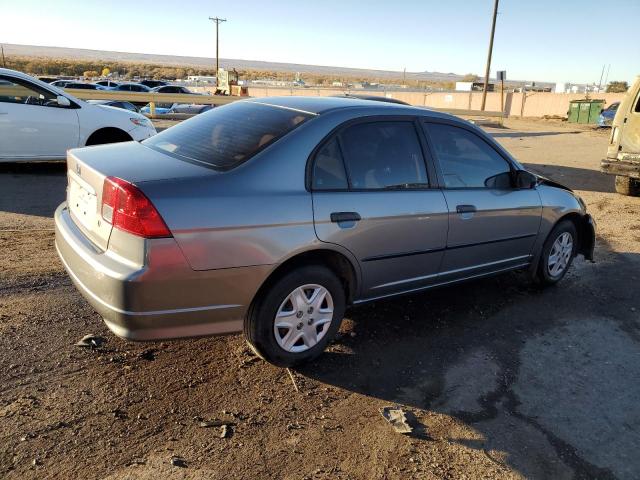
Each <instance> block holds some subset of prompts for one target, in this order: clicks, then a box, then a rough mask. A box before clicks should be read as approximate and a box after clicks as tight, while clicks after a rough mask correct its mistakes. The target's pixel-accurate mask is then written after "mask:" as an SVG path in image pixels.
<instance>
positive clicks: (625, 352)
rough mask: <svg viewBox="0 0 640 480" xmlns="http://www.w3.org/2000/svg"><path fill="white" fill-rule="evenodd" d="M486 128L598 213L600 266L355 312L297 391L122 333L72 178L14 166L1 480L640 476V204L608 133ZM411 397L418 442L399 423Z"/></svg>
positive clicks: (257, 372)
mask: <svg viewBox="0 0 640 480" xmlns="http://www.w3.org/2000/svg"><path fill="white" fill-rule="evenodd" d="M488 130H489V131H490V132H491V133H492V134H493V135H495V137H496V138H497V139H498V140H499V141H500V142H502V143H503V144H504V145H505V146H506V147H507V148H508V149H509V150H510V151H511V152H512V153H514V154H515V155H516V157H518V158H519V159H520V160H521V161H522V162H523V163H525V164H526V165H527V166H528V167H529V168H531V169H533V170H535V171H537V172H540V173H543V174H545V175H547V176H549V177H551V178H553V179H555V180H557V181H559V182H561V183H565V184H567V185H569V186H570V187H572V188H574V189H576V190H577V191H578V193H579V194H580V195H581V196H582V197H583V198H584V200H585V201H586V203H587V205H588V208H589V210H590V212H591V213H592V215H593V216H594V217H595V220H596V222H597V224H598V244H597V248H596V263H594V264H591V263H588V262H585V261H584V260H582V259H579V260H577V261H576V262H575V264H574V266H573V268H572V270H571V271H570V272H569V274H568V275H567V277H566V279H565V280H564V281H563V282H562V283H561V284H560V285H558V286H557V287H555V288H550V289H546V290H541V289H539V288H537V287H536V286H534V285H532V284H531V283H529V281H528V280H527V278H526V276H525V275H524V274H521V273H518V274H507V275H503V276H501V277H496V278H492V279H489V280H483V281H478V282H473V283H467V284H464V285H460V286H455V287H451V288H446V289H439V290H434V291H430V292H426V293H422V294H416V295H412V296H405V297H401V298H397V299H394V300H387V301H381V302H379V303H376V304H370V305H366V306H362V307H358V308H352V309H350V310H349V311H348V312H347V318H346V319H345V320H344V323H343V326H342V329H341V332H340V335H339V337H338V338H337V339H336V341H335V342H334V344H332V345H331V347H330V348H329V351H328V352H327V353H326V354H325V355H323V356H322V357H321V358H320V359H319V360H318V361H316V362H315V363H313V364H311V365H308V366H305V367H304V368H301V369H299V370H295V371H291V374H292V376H293V378H294V379H295V384H296V386H297V389H298V390H296V388H294V384H293V382H292V378H291V377H290V376H289V374H288V372H287V371H286V370H282V369H278V368H275V367H272V366H270V365H269V364H266V363H264V362H262V361H259V360H258V359H256V357H254V356H252V355H251V353H250V352H249V350H248V349H247V347H246V346H245V343H244V340H243V339H242V336H241V335H232V336H226V337H217V338H203V339H195V340H184V341H173V342H161V343H160V342H156V343H130V342H126V341H124V340H121V339H119V338H117V337H115V336H114V335H113V334H111V333H110V332H109V331H108V330H107V329H106V327H105V326H104V325H103V323H102V321H101V319H100V318H99V316H98V315H97V314H96V313H95V312H94V311H93V310H92V309H91V307H89V305H88V304H87V303H86V302H85V301H84V300H83V299H82V297H81V296H80V294H79V293H78V292H77V291H76V290H75V288H74V287H73V286H72V284H71V282H70V280H69V278H68V277H67V275H66V274H65V272H64V270H63V268H62V265H61V264H60V262H59V260H58V258H57V256H56V253H55V250H54V235H53V231H52V227H53V223H52V220H51V216H52V214H53V211H54V208H55V207H56V206H57V205H58V204H59V203H60V202H61V201H62V200H63V198H64V190H65V183H66V180H65V173H64V167H63V166H61V165H58V166H56V165H53V166H51V165H27V166H6V165H2V166H0V272H1V276H0V372H2V378H3V380H2V383H1V384H0V477H2V478H13V479H18V478H19V479H23V478H64V479H67V478H86V479H93V478H111V479H123V478H127V479H147V478H148V479H156V478H172V479H173V478H176V479H179V478H196V479H205V478H206V479H229V478H251V479H254V478H255V479H263V478H264V479H266V478H273V479H329V478H338V479H373V478H388V479H395V478H420V479H441V478H447V479H464V478H466V479H481V478H486V479H496V478H499V479H515V478H536V479H554V480H555V479H583V478H598V479H610V478H619V479H637V478H640V456H639V455H638V451H640V402H639V401H638V398H639V397H640V299H639V297H638V295H637V292H636V291H635V290H636V287H637V285H638V281H639V277H640V268H639V267H640V223H639V219H640V216H639V213H640V198H630V197H622V196H619V195H617V194H615V193H614V191H613V179H612V178H611V177H608V176H605V175H602V174H600V173H599V172H598V165H599V161H600V158H601V157H602V155H603V154H604V152H605V150H606V145H607V141H608V132H599V131H594V130H593V129H592V128H587V127H576V126H569V125H566V124H563V123H562V122H552V121H522V120H510V121H508V122H507V123H506V128H490V129H488ZM88 333H93V334H96V335H100V336H102V337H104V338H105V339H106V343H105V344H104V345H103V346H101V347H100V348H96V349H83V348H80V347H77V346H74V343H75V342H76V341H78V340H79V339H80V338H81V337H82V336H84V335H85V334H88ZM396 404H399V405H402V406H404V407H403V408H405V410H406V411H407V412H408V418H409V422H410V423H411V424H412V425H413V426H414V428H415V430H414V433H413V434H411V435H401V434H398V433H396V432H394V431H393V429H392V428H391V427H390V425H389V424H387V423H386V422H385V420H384V419H383V418H382V417H381V415H380V413H379V409H380V408H381V407H384V406H388V405H396ZM203 422H204V423H203ZM221 423H224V424H226V425H227V435H226V437H225V438H221V429H222V428H223V427H221V426H220V424H221ZM172 457H175V458H174V461H173V464H172ZM176 458H177V459H176Z"/></svg>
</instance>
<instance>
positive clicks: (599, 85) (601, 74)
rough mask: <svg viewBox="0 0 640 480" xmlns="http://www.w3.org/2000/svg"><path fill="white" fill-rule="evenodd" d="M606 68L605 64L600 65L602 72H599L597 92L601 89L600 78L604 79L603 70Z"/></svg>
mask: <svg viewBox="0 0 640 480" xmlns="http://www.w3.org/2000/svg"><path fill="white" fill-rule="evenodd" d="M606 67H607V65H606V64H604V65H602V72H600V81H599V82H598V92H599V91H600V89H601V88H602V77H604V69H605V68H606Z"/></svg>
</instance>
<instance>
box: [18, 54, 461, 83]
mask: <svg viewBox="0 0 640 480" xmlns="http://www.w3.org/2000/svg"><path fill="white" fill-rule="evenodd" d="M6 67H7V68H11V69H13V70H19V71H21V72H25V73H28V74H31V75H35V76H56V77H57V76H69V77H87V78H94V77H98V76H100V75H101V73H102V72H103V71H105V69H107V70H108V71H110V73H111V74H112V75H116V76H118V77H120V78H125V79H128V80H130V79H133V78H152V79H155V80H160V79H165V80H178V79H185V78H187V76H192V75H202V76H215V67H213V66H212V67H210V68H207V67H197V66H192V67H188V66H172V65H161V64H153V63H135V62H121V61H109V62H101V61H98V60H77V59H69V58H49V57H18V56H11V57H7V58H6ZM238 74H239V76H240V79H243V80H258V79H268V80H276V81H283V82H293V81H294V80H295V79H296V74H295V73H294V72H285V71H277V70H252V69H242V70H240V69H239V70H238ZM301 77H302V80H304V81H305V83H307V84H311V85H321V86H331V85H332V84H333V83H335V82H339V83H341V84H343V85H344V84H347V83H362V82H369V83H383V84H384V83H387V84H388V83H393V84H397V85H399V84H402V83H403V82H404V84H406V85H407V86H408V87H413V88H431V89H437V90H439V89H445V90H449V89H452V88H453V87H454V82H448V81H424V80H416V79H411V78H408V79H406V80H405V79H403V76H402V74H400V73H399V74H398V76H397V77H375V76H364V75H329V74H318V73H306V72H305V73H302V75H301Z"/></svg>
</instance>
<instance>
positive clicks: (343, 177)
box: [313, 137, 349, 190]
mask: <svg viewBox="0 0 640 480" xmlns="http://www.w3.org/2000/svg"><path fill="white" fill-rule="evenodd" d="M348 186H349V185H348V182H347V174H346V173H345V171H344V163H343V161H342V153H341V152H340V147H339V145H338V139H337V138H336V137H333V139H332V140H330V141H329V142H327V143H326V144H325V145H324V146H323V147H322V148H321V149H320V150H319V151H318V153H317V154H316V159H315V163H314V166H313V189H314V190H346V189H347V187H348Z"/></svg>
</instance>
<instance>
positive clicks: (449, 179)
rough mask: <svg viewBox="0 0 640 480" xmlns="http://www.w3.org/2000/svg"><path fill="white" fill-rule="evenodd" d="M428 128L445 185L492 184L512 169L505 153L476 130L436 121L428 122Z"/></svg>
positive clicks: (452, 186)
mask: <svg viewBox="0 0 640 480" xmlns="http://www.w3.org/2000/svg"><path fill="white" fill-rule="evenodd" d="M427 130H428V132H429V137H430V138H431V142H432V146H433V149H434V151H435V154H436V157H437V159H438V162H439V163H440V168H441V169H442V174H443V175H444V183H445V187H446V188H486V187H491V186H493V183H495V182H494V179H496V178H506V176H505V175H504V174H506V173H508V172H510V171H511V168H510V166H509V163H508V162H507V161H506V160H505V159H504V158H503V157H502V155H500V154H499V153H498V152H497V151H496V150H495V149H494V148H493V147H491V146H490V145H489V144H488V143H487V142H485V141H484V140H483V139H482V138H480V137H479V136H478V135H476V134H475V133H472V132H470V131H468V130H466V129H464V128H460V127H454V126H451V125H443V124H436V123H430V124H427ZM501 174H503V175H501Z"/></svg>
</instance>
